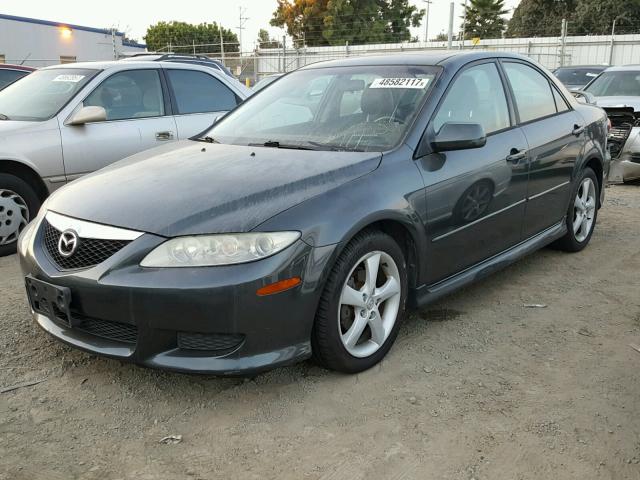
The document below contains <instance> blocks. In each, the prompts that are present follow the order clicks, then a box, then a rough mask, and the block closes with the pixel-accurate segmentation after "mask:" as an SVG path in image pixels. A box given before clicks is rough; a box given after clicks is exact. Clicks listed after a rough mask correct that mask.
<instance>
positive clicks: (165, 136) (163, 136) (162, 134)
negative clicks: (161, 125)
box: [156, 131, 173, 141]
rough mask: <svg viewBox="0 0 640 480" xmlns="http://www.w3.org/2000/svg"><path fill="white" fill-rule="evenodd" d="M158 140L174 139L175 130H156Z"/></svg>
mask: <svg viewBox="0 0 640 480" xmlns="http://www.w3.org/2000/svg"><path fill="white" fill-rule="evenodd" d="M156 140H159V141H164V140H173V132H170V131H166V132H156Z"/></svg>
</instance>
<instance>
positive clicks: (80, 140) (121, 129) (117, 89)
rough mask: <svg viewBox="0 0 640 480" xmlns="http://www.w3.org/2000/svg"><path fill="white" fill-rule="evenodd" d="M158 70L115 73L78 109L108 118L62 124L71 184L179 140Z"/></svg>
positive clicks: (65, 155)
mask: <svg viewBox="0 0 640 480" xmlns="http://www.w3.org/2000/svg"><path fill="white" fill-rule="evenodd" d="M165 97H166V95H165V88H163V84H162V78H161V76H160V73H159V69H140V70H126V71H120V72H116V73H114V74H113V75H111V76H109V77H107V78H106V79H105V80H104V81H102V82H101V83H100V84H99V85H98V86H97V87H96V88H95V89H94V90H93V91H92V92H91V93H90V94H89V95H88V96H87V97H86V98H85V99H84V100H83V101H82V102H81V103H80V104H79V105H78V106H77V108H76V109H75V110H74V111H76V110H77V109H79V108H81V107H82V106H99V107H103V108H104V109H105V111H106V112H107V120H106V121H103V122H95V123H87V124H85V125H66V124H63V125H61V126H60V130H61V133H62V146H63V151H64V164H65V172H66V175H67V179H68V180H73V179H74V178H76V177H78V176H80V175H83V174H85V173H89V172H92V171H94V170H98V169H99V168H102V167H105V166H107V165H109V164H110V163H113V162H115V161H117V160H121V159H123V158H125V157H128V156H129V155H133V154H134V153H138V152H141V151H143V150H147V149H149V148H152V147H155V146H157V145H161V144H162V143H164V142H167V141H171V140H174V139H175V138H176V124H175V121H174V120H173V117H172V116H171V115H169V114H168V113H169V112H168V110H169V108H168V103H167V101H166V100H165Z"/></svg>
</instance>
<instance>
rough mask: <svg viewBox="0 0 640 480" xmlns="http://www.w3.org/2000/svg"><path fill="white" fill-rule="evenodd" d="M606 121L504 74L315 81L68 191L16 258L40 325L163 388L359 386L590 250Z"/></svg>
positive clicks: (279, 89)
mask: <svg viewBox="0 0 640 480" xmlns="http://www.w3.org/2000/svg"><path fill="white" fill-rule="evenodd" d="M606 136H607V117H606V115H605V113H604V111H603V110H601V109H600V108H598V107H595V106H592V105H585V104H579V103H577V101H576V100H574V98H573V97H572V96H571V95H570V94H569V93H568V92H567V90H566V89H565V88H564V87H563V86H562V84H561V83H560V82H559V81H558V80H557V79H555V78H554V77H553V75H551V74H550V73H549V72H548V71H546V70H544V69H543V68H541V67H540V66H539V65H537V64H536V63H534V62H532V61H530V60H529V59H527V58H525V57H521V56H516V55H510V54H504V53H482V52H472V53H451V52H446V53H438V54H433V55H431V54H429V55H427V54H421V55H394V56H383V57H365V58H351V59H345V60H340V61H331V62H326V63H319V64H315V65H310V66H307V67H305V68H302V69H301V70H298V71H296V72H293V73H291V74H288V75H286V76H284V77H283V78H281V79H280V80H278V82H275V83H274V84H273V85H271V86H270V87H269V88H267V89H265V90H264V91H262V92H260V93H259V94H256V95H255V96H253V97H251V98H250V99H249V100H248V101H246V102H244V103H243V104H241V105H240V106H239V107H237V108H236V109H235V110H233V111H232V112H231V113H229V114H227V115H226V116H225V117H224V118H222V119H221V120H219V121H218V122H217V123H216V124H215V125H214V126H213V127H211V128H210V129H209V130H208V131H206V132H203V133H202V134H200V135H198V136H197V138H193V139H191V140H184V141H181V142H178V143H175V144H168V145H164V146H162V147H158V148H156V149H153V150H150V151H147V152H143V153H140V154H137V155H134V156H132V157H129V158H128V159H126V160H123V161H121V162H118V163H116V164H113V165H112V166H110V167H107V168H105V169H103V170H100V171H98V172H96V173H93V174H91V175H88V176H86V177H83V178H81V179H79V180H77V181H75V182H73V183H71V184H70V185H68V186H66V187H63V188H61V189H59V190H58V191H56V192H55V193H54V194H53V195H52V196H51V197H50V198H49V200H48V201H47V202H46V204H45V205H44V206H43V207H42V209H41V211H40V213H39V214H38V216H37V218H36V219H35V220H34V221H33V222H31V223H30V224H29V225H28V226H27V227H26V228H25V230H24V231H23V233H22V235H21V237H20V239H19V245H18V248H19V254H20V262H21V265H22V269H23V271H24V274H25V277H26V278H25V282H26V288H27V293H28V298H29V303H30V306H31V309H32V311H33V314H34V317H35V321H36V322H37V323H38V324H39V325H40V326H41V327H42V328H43V329H44V330H46V331H47V332H48V333H50V334H51V335H53V336H54V337H56V338H58V339H59V340H61V341H63V342H65V343H67V344H69V345H72V346H74V347H77V348H80V349H83V350H86V351H89V352H92V353H97V354H101V355H106V356H109V357H113V358H117V359H120V360H128V361H132V362H136V363H138V364H141V365H145V366H149V367H158V368H166V369H172V370H180V371H188V372H208V373H218V374H248V373H253V372H257V371H260V370H264V369H268V368H272V367H275V366H278V365H284V364H289V363H292V362H296V361H299V360H302V359H305V358H308V357H313V358H314V359H315V360H316V361H317V362H318V363H320V364H321V365H323V366H325V367H327V368H330V369H334V370H338V371H342V372H359V371H362V370H365V369H367V368H369V367H371V366H373V365H375V364H376V363H377V362H379V361H380V360H381V359H382V358H383V357H384V356H385V355H386V354H387V352H388V351H389V349H390V348H391V346H392V344H393V342H394V340H395V338H396V336H397V334H398V329H399V327H400V325H401V323H402V319H403V316H404V313H405V310H406V309H407V308H409V307H419V306H422V305H425V304H427V303H429V302H432V301H433V300H435V299H437V298H439V297H441V296H442V295H444V294H447V293H449V292H451V291H453V290H455V289H457V288H459V287H461V286H463V285H466V284H468V283H470V282H472V281H474V280H477V279H480V278H482V277H484V276H486V275H488V274H489V273H492V272H494V271H496V270H498V269H499V268H501V267H504V266H505V265H507V264H509V263H511V262H513V261H515V260H517V259H518V258H520V257H522V256H523V255H525V254H528V253H530V252H533V251H534V250H536V249H539V248H541V247H544V246H545V245H548V244H551V243H553V244H554V245H556V246H557V247H559V248H561V249H564V250H566V251H569V252H577V251H579V250H581V249H583V248H584V247H585V246H586V245H587V244H588V243H589V240H590V238H591V235H592V232H593V229H594V227H595V224H596V217H597V213H598V209H599V207H600V206H601V205H602V200H603V194H604V189H603V185H604V183H605V182H606V178H607V174H608V170H609V158H608V156H607V152H606V148H605V147H606V145H605V143H606Z"/></svg>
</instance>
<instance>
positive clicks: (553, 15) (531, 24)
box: [506, 0, 600, 37]
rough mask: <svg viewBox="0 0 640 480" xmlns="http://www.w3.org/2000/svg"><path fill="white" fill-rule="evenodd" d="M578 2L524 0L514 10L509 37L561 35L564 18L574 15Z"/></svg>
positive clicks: (567, 0)
mask: <svg viewBox="0 0 640 480" xmlns="http://www.w3.org/2000/svg"><path fill="white" fill-rule="evenodd" d="M597 1H600V0H597ZM576 3H577V0H522V1H521V2H520V4H519V5H518V6H517V7H516V9H515V10H514V12H513V16H512V17H511V20H510V21H509V26H508V28H507V33H506V35H507V36H508V37H548V36H557V35H560V30H561V28H562V19H563V18H569V17H571V16H572V14H573V12H574V11H575V8H576Z"/></svg>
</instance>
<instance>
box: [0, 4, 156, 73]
mask: <svg viewBox="0 0 640 480" xmlns="http://www.w3.org/2000/svg"><path fill="white" fill-rule="evenodd" d="M144 51H146V45H141V44H135V43H131V42H127V41H126V40H124V34H123V33H122V32H118V31H116V30H109V29H103V28H92V27H83V26H81V25H72V24H70V23H60V22H50V21H48V20H38V19H36V18H26V17H15V16H13V15H4V14H0V63H17V64H24V65H29V66H32V67H44V66H46V65H57V64H59V63H69V62H85V61H95V60H113V59H117V58H119V56H120V55H122V54H123V53H124V54H128V55H131V54H132V53H141V52H144Z"/></svg>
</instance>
